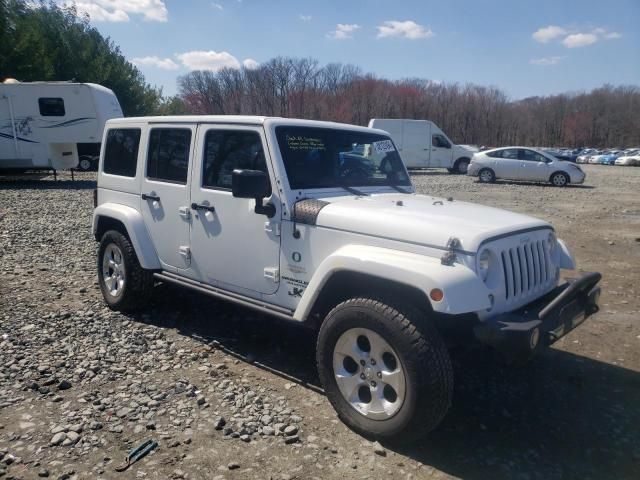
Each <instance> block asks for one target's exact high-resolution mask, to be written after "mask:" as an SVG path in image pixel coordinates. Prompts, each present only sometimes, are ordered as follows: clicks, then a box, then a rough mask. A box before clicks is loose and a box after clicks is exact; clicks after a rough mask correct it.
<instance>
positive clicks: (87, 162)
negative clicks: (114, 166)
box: [78, 157, 93, 172]
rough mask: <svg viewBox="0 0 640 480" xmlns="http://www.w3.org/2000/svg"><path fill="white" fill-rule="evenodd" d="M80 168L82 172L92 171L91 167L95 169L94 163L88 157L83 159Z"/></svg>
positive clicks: (79, 164)
mask: <svg viewBox="0 0 640 480" xmlns="http://www.w3.org/2000/svg"><path fill="white" fill-rule="evenodd" d="M78 166H79V167H80V170H82V171H84V172H88V171H89V170H91V167H93V162H92V161H91V159H90V158H88V157H81V158H80V162H79V163H78Z"/></svg>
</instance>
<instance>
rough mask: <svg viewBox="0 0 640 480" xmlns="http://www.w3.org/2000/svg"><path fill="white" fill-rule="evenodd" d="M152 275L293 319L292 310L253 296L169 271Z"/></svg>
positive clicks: (266, 312)
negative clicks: (246, 295)
mask: <svg viewBox="0 0 640 480" xmlns="http://www.w3.org/2000/svg"><path fill="white" fill-rule="evenodd" d="M153 276H154V278H156V279H158V280H160V281H163V282H169V283H173V284H175V285H179V286H181V287H185V288H189V289H191V290H196V291H198V292H201V293H204V294H207V295H209V296H211V297H215V298H219V299H221V300H226V301H228V302H233V303H237V304H238V305H242V306H244V307H247V308H252V309H254V310H257V311H259V312H262V313H265V314H267V315H274V316H276V317H280V318H283V319H285V320H293V311H292V310H288V309H286V308H282V307H278V306H277V305H271V304H269V303H265V302H261V301H260V300H256V299H254V298H250V297H245V296H244V295H240V294H239V293H234V292H229V291H226V290H222V289H220V288H216V287H212V286H210V285H207V284H206V283H202V282H198V281H197V280H191V279H190V278H184V277H180V276H179V275H175V274H173V273H170V272H161V273H154V274H153Z"/></svg>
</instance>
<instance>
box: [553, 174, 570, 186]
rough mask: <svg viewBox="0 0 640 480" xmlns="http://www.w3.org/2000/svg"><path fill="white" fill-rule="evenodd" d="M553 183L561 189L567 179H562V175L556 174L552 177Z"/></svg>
mask: <svg viewBox="0 0 640 480" xmlns="http://www.w3.org/2000/svg"><path fill="white" fill-rule="evenodd" d="M553 183H554V184H556V185H558V186H559V187H561V186H562V185H564V184H565V183H567V179H566V178H564V175H561V174H558V175H555V176H554V177H553Z"/></svg>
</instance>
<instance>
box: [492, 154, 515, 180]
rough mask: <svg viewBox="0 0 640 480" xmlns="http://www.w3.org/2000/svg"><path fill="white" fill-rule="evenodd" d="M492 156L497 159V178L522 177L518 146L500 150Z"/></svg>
mask: <svg viewBox="0 0 640 480" xmlns="http://www.w3.org/2000/svg"><path fill="white" fill-rule="evenodd" d="M492 157H494V158H495V160H496V162H495V168H494V171H495V174H496V177H497V178H505V179H509V180H519V179H520V160H519V159H518V149H517V148H505V149H503V150H498V151H496V152H494V153H493V155H492Z"/></svg>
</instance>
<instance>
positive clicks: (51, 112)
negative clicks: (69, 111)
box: [38, 98, 65, 117]
mask: <svg viewBox="0 0 640 480" xmlns="http://www.w3.org/2000/svg"><path fill="white" fill-rule="evenodd" d="M38 107H39V108H40V115H42V116H43V117H64V115H65V111H64V100H63V99H61V98H39V99H38Z"/></svg>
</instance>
